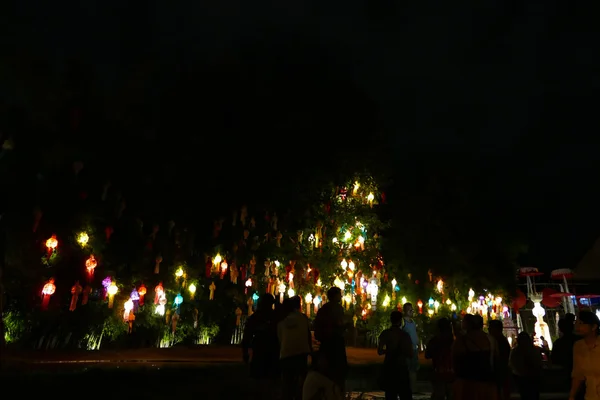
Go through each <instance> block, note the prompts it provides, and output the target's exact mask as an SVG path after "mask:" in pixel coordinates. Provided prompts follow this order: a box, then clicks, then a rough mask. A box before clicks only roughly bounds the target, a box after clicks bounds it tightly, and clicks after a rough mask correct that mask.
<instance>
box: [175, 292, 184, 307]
mask: <svg viewBox="0 0 600 400" xmlns="http://www.w3.org/2000/svg"><path fill="white" fill-rule="evenodd" d="M181 303H183V296H182V295H181V293H178V294H177V296H175V300H173V304H175V306H176V307H177V308H179V306H180V305H181Z"/></svg>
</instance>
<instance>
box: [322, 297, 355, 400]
mask: <svg viewBox="0 0 600 400" xmlns="http://www.w3.org/2000/svg"><path fill="white" fill-rule="evenodd" d="M327 299H328V302H327V303H326V304H325V305H323V307H321V309H320V310H319V312H318V313H317V316H316V317H315V322H314V328H315V339H317V341H318V342H319V351H318V352H317V354H316V356H317V358H325V359H326V360H327V362H326V364H327V365H328V368H327V371H329V373H330V374H331V376H330V378H331V379H332V380H333V381H334V382H336V384H337V385H338V386H339V387H340V389H341V391H342V393H344V389H345V381H346V374H347V371H348V361H347V358H346V342H345V339H344V331H345V324H344V308H343V307H342V304H341V302H342V291H341V290H340V288H338V287H335V286H334V287H332V288H330V289H329V290H328V291H327Z"/></svg>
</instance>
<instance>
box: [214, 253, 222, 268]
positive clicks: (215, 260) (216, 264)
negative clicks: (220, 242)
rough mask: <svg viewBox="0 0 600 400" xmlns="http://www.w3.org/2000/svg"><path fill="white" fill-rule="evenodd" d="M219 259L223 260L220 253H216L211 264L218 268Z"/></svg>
mask: <svg viewBox="0 0 600 400" xmlns="http://www.w3.org/2000/svg"><path fill="white" fill-rule="evenodd" d="M221 261H223V258H222V257H221V255H220V254H218V253H217V255H216V256H215V258H213V265H214V266H215V268H219V265H221Z"/></svg>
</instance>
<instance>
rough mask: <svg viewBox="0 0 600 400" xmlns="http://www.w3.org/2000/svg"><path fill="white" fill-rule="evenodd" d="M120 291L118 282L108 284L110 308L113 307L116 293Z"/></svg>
mask: <svg viewBox="0 0 600 400" xmlns="http://www.w3.org/2000/svg"><path fill="white" fill-rule="evenodd" d="M118 291H119V288H118V287H117V284H116V283H115V282H111V283H110V285H109V286H108V289H106V292H107V293H108V308H113V304H114V302H115V294H117V292H118Z"/></svg>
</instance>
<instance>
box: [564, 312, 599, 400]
mask: <svg viewBox="0 0 600 400" xmlns="http://www.w3.org/2000/svg"><path fill="white" fill-rule="evenodd" d="M575 330H576V332H577V335H579V336H580V337H581V340H578V341H577V342H575V346H574V347H573V383H572V385H571V393H570V396H569V400H575V399H577V396H578V394H579V393H580V391H581V390H582V385H583V384H584V383H585V387H584V388H583V390H585V392H584V393H585V400H598V399H600V321H599V320H598V317H597V316H596V314H594V313H593V312H591V311H581V312H580V313H579V317H578V318H577V322H576V323H575Z"/></svg>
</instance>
